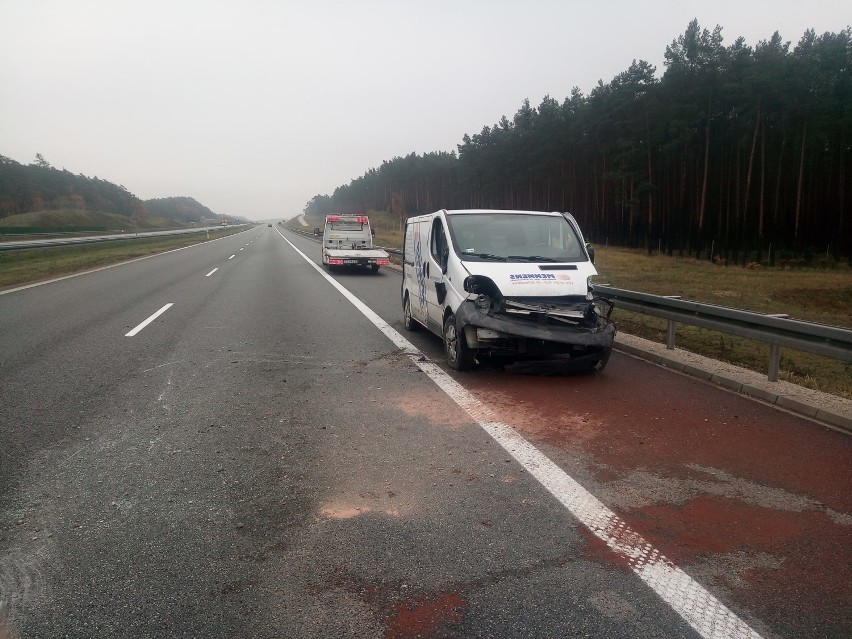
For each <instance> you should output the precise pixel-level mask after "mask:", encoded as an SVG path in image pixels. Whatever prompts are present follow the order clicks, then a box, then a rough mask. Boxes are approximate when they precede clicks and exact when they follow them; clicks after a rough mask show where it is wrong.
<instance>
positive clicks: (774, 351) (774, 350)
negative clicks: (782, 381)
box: [766, 344, 781, 382]
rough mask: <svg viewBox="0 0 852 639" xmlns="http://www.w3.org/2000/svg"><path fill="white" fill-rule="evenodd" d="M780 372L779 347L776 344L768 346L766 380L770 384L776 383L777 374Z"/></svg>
mask: <svg viewBox="0 0 852 639" xmlns="http://www.w3.org/2000/svg"><path fill="white" fill-rule="evenodd" d="M780 370H781V347H780V346H778V344H770V345H769V367H768V372H767V374H766V378H767V379H768V380H769V381H770V382H777V381H778V372H779V371H780Z"/></svg>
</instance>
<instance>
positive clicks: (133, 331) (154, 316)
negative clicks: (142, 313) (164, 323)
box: [124, 302, 174, 337]
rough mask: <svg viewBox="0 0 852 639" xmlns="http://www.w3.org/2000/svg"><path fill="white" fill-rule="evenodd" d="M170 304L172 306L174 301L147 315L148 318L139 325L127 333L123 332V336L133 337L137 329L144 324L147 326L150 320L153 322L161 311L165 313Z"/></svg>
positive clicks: (139, 329) (143, 326)
mask: <svg viewBox="0 0 852 639" xmlns="http://www.w3.org/2000/svg"><path fill="white" fill-rule="evenodd" d="M172 306H174V302H169V303H168V304H166V305H165V306H163V308H161V309H160V310H159V311H157V312H156V313H154V314H153V315H152V316H151V317H149V318H148V319H146V320H145V321H144V322H142V323H141V324H139V325H138V326H137V327H136V328H134V329H133V330H132V331H130V332H129V333H125V335H124V336H125V337H133V336H134V335H136V334H137V333H138V332H139V331H141V330H142V329H143V328H145V327H146V326H148V324H150V323H151V322H153V321H154V320H155V319H157V318H158V317H159V316H160V315H162V314H163V313H165V312H166V311H167V310H169V309H170V308H171V307H172Z"/></svg>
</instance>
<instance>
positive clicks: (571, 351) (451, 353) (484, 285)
mask: <svg viewBox="0 0 852 639" xmlns="http://www.w3.org/2000/svg"><path fill="white" fill-rule="evenodd" d="M592 260H593V258H592V256H591V255H590V252H589V250H588V249H587V247H586V243H585V241H584V240H583V235H582V233H581V232H580V227H579V226H578V225H577V222H576V221H575V220H574V218H573V216H571V215H570V214H568V213H558V212H552V213H545V212H538V211H494V210H459V211H447V210H441V211H438V212H436V213H431V214H429V215H420V216H418V217H412V218H409V219H408V221H407V222H406V225H405V244H404V247H403V267H402V268H403V271H402V291H401V295H402V300H401V301H402V312H403V323H404V325H405V328H407V329H408V330H416V328H417V327H418V326H420V325H422V326H425V327H426V328H428V329H429V330H430V331H432V332H433V333H435V334H436V335H439V336H441V337H443V339H444V350H445V351H446V358H447V364H449V366H450V367H451V368H454V369H456V370H464V369H466V368H470V367H472V366H473V365H474V363H475V362H476V361H477V360H479V359H491V360H494V361H504V362H512V361H517V360H523V359H527V360H545V359H552V358H553V357H554V356H558V357H560V358H564V359H566V360H568V361H570V363H571V365H572V366H573V367H575V368H580V369H583V368H586V369H590V370H596V371H601V370H603V368H604V367H605V366H606V363H607V361H608V360H609V356H610V353H611V352H612V345H613V341H614V339H615V325H614V324H613V323H612V322H611V321H610V319H609V316H610V313H611V312H612V303H611V302H610V301H609V300H607V299H605V298H602V297H595V296H594V295H593V293H592V292H591V290H590V288H589V279H590V278H591V276H593V275H597V271H596V270H595V267H594V265H593V263H592Z"/></svg>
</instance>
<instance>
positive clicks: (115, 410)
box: [0, 227, 852, 639]
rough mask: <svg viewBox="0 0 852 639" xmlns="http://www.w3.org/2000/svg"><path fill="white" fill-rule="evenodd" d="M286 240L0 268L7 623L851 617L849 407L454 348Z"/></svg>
mask: <svg viewBox="0 0 852 639" xmlns="http://www.w3.org/2000/svg"><path fill="white" fill-rule="evenodd" d="M291 243H292V244H291ZM297 248H298V249H301V250H302V251H304V252H305V253H306V254H307V255H308V256H310V257H311V258H312V259H313V261H314V262H316V261H318V258H319V248H318V246H317V244H316V243H314V242H311V241H310V240H309V239H307V238H301V237H297V236H295V235H291V234H286V236H285V237H282V235H281V234H280V233H279V230H278V229H277V228H268V227H259V228H255V229H252V230H251V231H248V232H245V233H242V234H239V235H235V236H230V237H227V238H223V239H221V240H217V241H214V242H209V243H205V244H203V245H198V246H194V247H190V248H187V249H182V250H179V251H174V252H171V253H168V254H164V255H161V256H158V257H155V258H152V259H146V260H142V261H138V262H134V263H132V264H126V265H122V266H118V267H115V268H110V269H106V270H103V271H98V272H96V273H91V274H88V275H84V276H80V277H74V278H70V279H66V280H62V281H59V282H55V283H51V284H46V285H43V286H38V287H33V288H28V289H25V290H20V291H16V292H13V293H10V294H6V295H0V335H2V338H0V339H2V341H1V342H0V379H2V385H0V638H2V639H6V637H14V638H17V637H21V638H24V637H26V638H30V637H231V636H240V637H385V638H406V637H519V636H525V637H625V638H627V637H760V636H762V637H766V638H767V639H769V638H770V637H845V636H849V634H850V633H852V620H850V617H851V616H852V613H850V606H849V601H850V600H852V597H850V595H852V591H850V585H849V584H850V583H852V579H850V578H849V577H850V574H849V561H848V560H849V557H850V556H852V553H851V552H850V550H852V543H851V542H850V535H849V530H850V528H849V527H850V525H852V516H850V512H852V504H850V496H849V495H850V493H852V491H850V490H849V489H850V487H852V486H850V480H849V478H848V471H849V468H850V466H851V465H852V464H850V462H852V446H850V443H849V438H848V437H847V436H845V435H841V434H839V433H835V432H832V431H826V430H824V429H821V428H819V427H817V426H815V425H814V424H812V423H810V422H807V421H806V420H803V419H800V418H798V417H795V416H792V415H788V414H786V413H782V412H780V411H778V410H776V409H774V408H771V407H767V406H763V405H761V404H758V403H755V402H752V401H750V400H746V399H743V398H741V397H739V396H735V395H732V394H730V393H727V392H726V391H723V390H720V389H716V388H714V387H711V386H708V385H705V384H703V383H701V382H697V381H695V380H690V379H688V378H685V377H682V376H680V375H677V374H675V373H672V372H670V371H664V370H662V369H660V368H657V367H655V366H653V365H650V364H647V363H644V362H640V361H638V360H635V359H632V358H630V357H627V356H625V355H621V354H614V356H613V358H612V360H611V361H610V364H609V367H608V368H607V369H606V371H605V372H604V373H603V374H601V375H571V374H548V375H543V374H524V373H523V372H522V371H503V370H484V371H477V372H473V373H469V374H453V375H452V376H450V375H449V374H448V372H447V371H446V370H445V369H444V368H443V367H442V366H434V365H432V364H431V363H430V362H429V361H428V360H429V359H431V360H432V361H434V362H436V363H440V362H441V359H440V357H441V343H440V341H439V340H438V339H437V338H435V337H433V336H430V335H428V334H425V333H419V334H413V333H407V334H405V335H404V338H405V339H409V340H410V341H411V345H412V346H411V347H408V346H406V345H405V344H403V343H402V342H399V341H397V342H396V343H395V342H393V341H391V339H389V337H388V336H391V337H393V335H395V334H396V333H395V331H398V332H399V333H404V329H402V326H401V322H400V309H399V300H398V291H399V275H398V274H397V273H394V272H392V271H385V270H382V271H380V272H379V273H378V274H377V275H370V274H366V273H341V274H337V275H335V279H336V280H337V281H338V282H339V283H340V284H342V285H343V286H344V287H345V288H346V289H348V290H349V291H351V292H352V294H354V296H356V297H357V298H358V299H359V300H361V301H362V302H363V303H364V304H366V306H367V307H369V309H372V311H374V312H375V313H376V314H377V315H378V317H379V318H381V319H377V320H376V321H377V322H378V324H379V326H378V327H377V325H376V323H375V322H373V321H371V320H370V319H369V318H368V317H366V316H365V315H364V314H363V313H362V312H361V311H359V310H358V309H357V308H356V307H355V306H353V304H352V302H351V301H350V300H349V299H348V298H347V296H346V294H345V292H343V291H341V290H338V289H336V288H334V287H333V286H332V284H331V283H330V282H329V281H327V280H326V279H325V278H324V277H323V276H322V275H321V274H320V273H319V272H318V271H317V269H315V268H314V266H312V265H311V264H309V263H308V262H307V261H306V260H305V259H304V258H303V256H302V255H301V254H300V253H299V252H298V251H297V250H296V249H297ZM214 269H215V270H214ZM169 304H171V306H167V305H169ZM158 311H161V314H160V315H159V316H157V317H156V319H153V320H152V321H150V323H148V324H145V325H144V326H143V327H141V328H140V326H141V325H142V324H143V323H144V322H145V321H146V320H147V319H148V318H150V317H151V316H152V315H154V314H155V313H157V312H158ZM382 319H383V320H384V322H382ZM383 330H384V332H382V331H383ZM136 331H138V332H136ZM129 333H132V336H128V334H129ZM394 339H395V338H394ZM400 346H402V348H400ZM417 349H419V352H418V350H417ZM420 353H422V355H421V354H420ZM424 355H425V359H424V357H423V356H424ZM538 372H539V373H542V372H543V371H538ZM548 372H551V373H552V372H553V371H548ZM510 426H511V428H509V427H510ZM520 436H523V438H524V439H523V440H521V439H519V437H520ZM663 557H664V559H663ZM4 633H5V636H4Z"/></svg>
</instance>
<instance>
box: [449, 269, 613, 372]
mask: <svg viewBox="0 0 852 639" xmlns="http://www.w3.org/2000/svg"><path fill="white" fill-rule="evenodd" d="M464 290H465V292H466V293H467V294H468V296H467V299H465V300H464V301H462V302H461V304H460V305H459V307H458V309H457V311H456V313H455V319H456V327H457V331H458V334H459V335H462V334H463V335H464V336H465V341H466V345H467V347H468V348H469V349H470V350H471V351H472V352H474V353H475V354H476V355H475V356H476V357H477V358H488V359H492V360H498V361H499V360H501V359H504V360H513V361H517V360H542V359H552V358H554V357H557V358H561V359H566V358H567V359H568V360H569V362H570V364H571V367H572V368H580V369H589V370H597V371H601V370H603V368H604V367H605V366H606V364H607V362H608V361H609V357H610V353H611V352H612V346H613V343H614V341H615V333H616V329H615V324H614V323H613V322H612V320H611V319H610V316H611V314H612V310H613V304H612V302H611V301H610V300H608V299H606V298H605V297H602V296H596V295H594V294H593V293H591V292H590V293H589V294H588V295H586V296H576V295H564V296H552V295H545V296H524V295H521V296H507V295H504V294H503V292H502V291H501V290H500V288H499V287H498V286H497V285H496V284H495V283H494V281H493V280H492V279H491V278H489V277H487V276H484V275H470V276H469V277H467V278H466V279H465V281H464Z"/></svg>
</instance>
